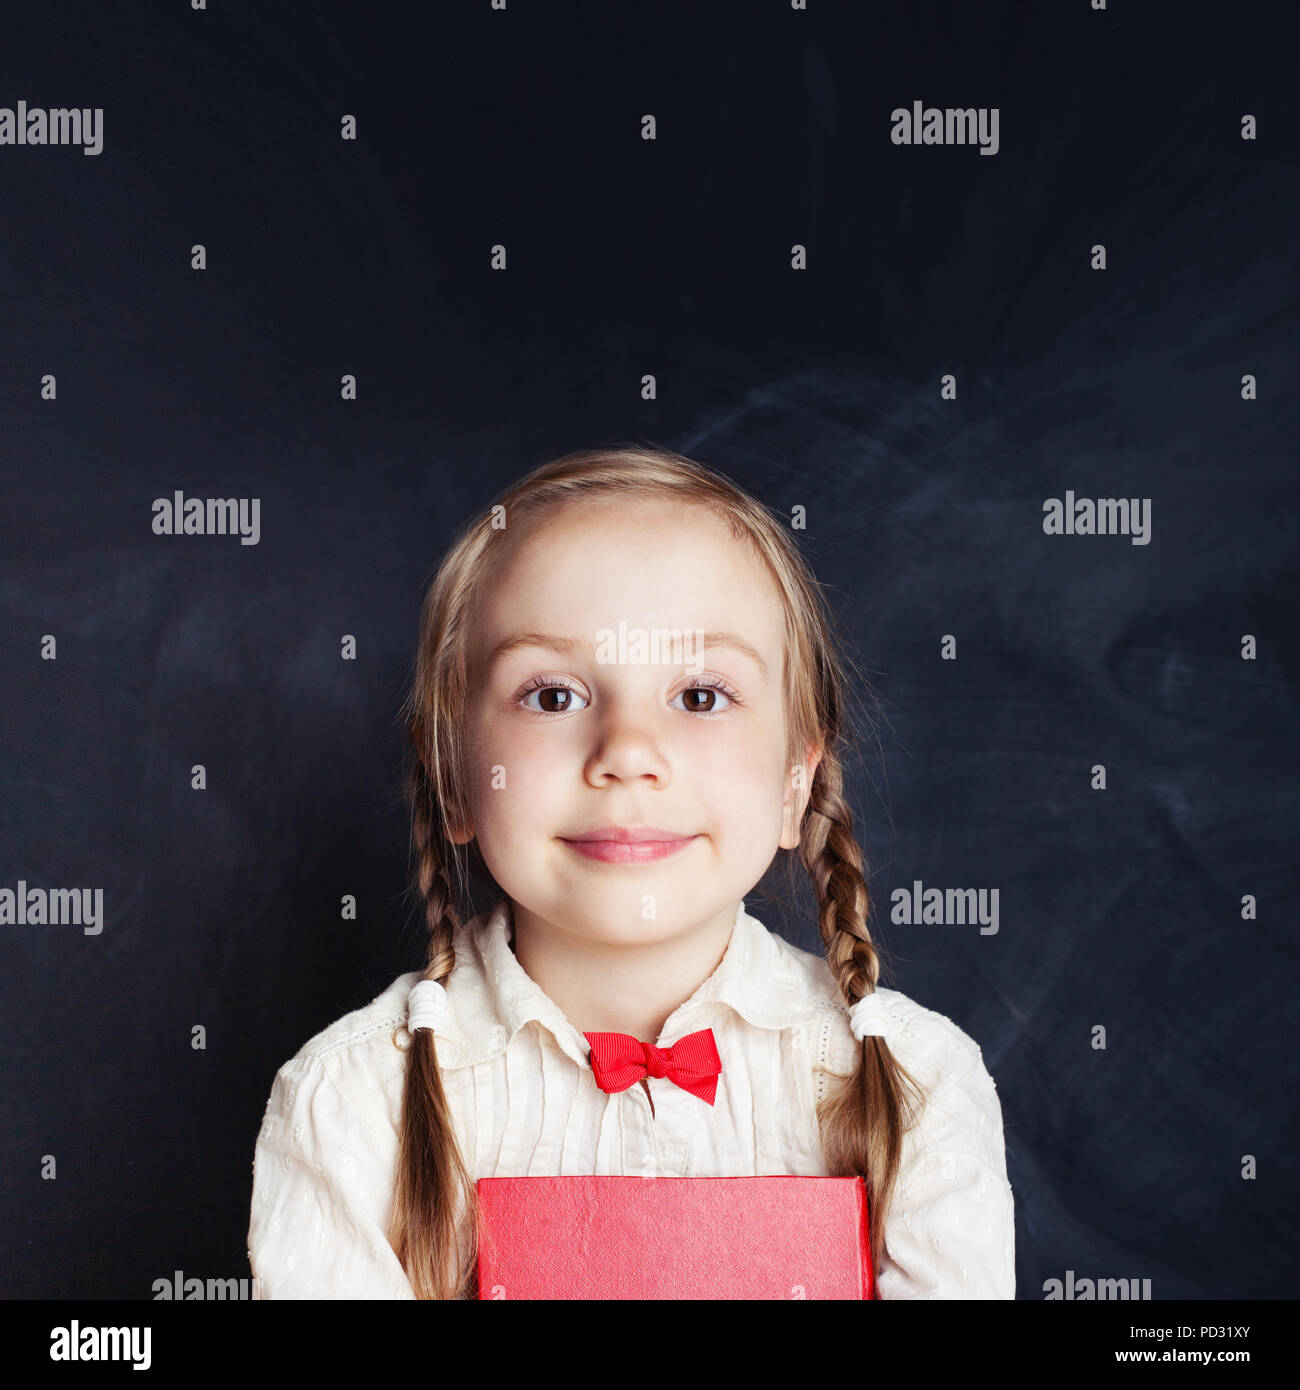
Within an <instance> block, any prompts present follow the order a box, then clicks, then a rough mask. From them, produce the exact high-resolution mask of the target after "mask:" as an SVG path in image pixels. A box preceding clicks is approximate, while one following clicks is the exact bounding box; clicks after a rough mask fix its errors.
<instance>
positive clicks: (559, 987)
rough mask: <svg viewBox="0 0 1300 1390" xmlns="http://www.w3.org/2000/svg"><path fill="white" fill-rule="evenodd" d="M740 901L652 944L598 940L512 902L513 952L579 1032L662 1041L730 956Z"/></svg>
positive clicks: (654, 1041) (657, 1043)
mask: <svg viewBox="0 0 1300 1390" xmlns="http://www.w3.org/2000/svg"><path fill="white" fill-rule="evenodd" d="M738 906H739V904H738V903H732V904H731V905H730V906H729V907H727V908H724V909H723V910H722V911H721V912H718V913H716V914H714V915H713V916H712V917H709V918H707V919H706V920H705V921H703V922H700V923H697V924H695V925H694V926H689V927H686V928H684V929H683V930H682V931H680V932H678V933H677V934H676V935H674V936H670V937H667V938H665V939H661V940H657V941H654V942H650V943H638V942H610V941H597V940H593V939H592V938H591V937H590V936H587V935H582V934H581V933H579V932H575V931H574V930H572V928H571V927H565V926H557V925H556V924H554V923H551V922H548V921H547V920H546V919H545V918H542V917H539V916H537V915H536V914H535V913H532V912H530V911H529V910H528V909H527V908H525V907H522V906H521V905H520V904H518V903H512V912H511V915H512V917H513V920H514V927H515V931H514V940H513V942H512V943H511V949H512V950H513V951H514V953H515V956H516V958H517V959H518V961H519V964H520V965H521V966H522V967H523V968H524V971H525V973H526V974H528V976H529V977H530V978H531V979H532V980H533V981H535V983H536V984H538V985H539V986H540V987H541V988H542V990H543V991H544V992H545V993H546V994H547V995H548V996H549V997H550V998H551V999H553V1000H554V1001H555V1003H556V1004H558V1005H559V1007H560V1009H561V1010H562V1012H563V1013H564V1016H565V1017H566V1018H567V1019H568V1020H569V1021H570V1022H571V1023H572V1024H573V1026H574V1027H575V1028H576V1029H577V1030H578V1032H580V1033H630V1034H631V1035H632V1036H633V1037H634V1038H639V1039H640V1040H641V1041H642V1042H650V1043H654V1044H656V1045H657V1046H662V1037H663V1028H664V1024H665V1023H666V1022H667V1021H668V1018H669V1017H670V1016H671V1014H672V1012H673V1010H674V1009H676V1008H677V1007H678V1006H679V1005H681V1004H684V1003H685V1002H686V1000H688V999H689V998H690V997H691V995H692V994H694V993H695V991H696V990H697V989H698V988H699V987H700V985H702V984H703V983H704V981H705V980H707V979H708V978H709V976H710V975H712V974H713V972H714V971H715V970H716V969H717V968H718V965H719V963H720V962H721V960H722V957H723V956H724V955H726V953H727V946H728V945H729V944H730V941H731V931H732V927H733V926H734V924H735V921H736V909H737V907H738Z"/></svg>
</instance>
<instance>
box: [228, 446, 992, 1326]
mask: <svg viewBox="0 0 1300 1390" xmlns="http://www.w3.org/2000/svg"><path fill="white" fill-rule="evenodd" d="M845 680H846V678H845V673H844V668H843V666H842V664H841V661H840V659H839V657H838V656H837V654H836V651H835V648H834V645H833V641H832V636H831V619H830V615H829V613H828V611H827V610H826V609H825V607H824V601H823V599H822V596H821V593H820V590H819V589H818V586H817V583H816V581H815V580H814V578H813V577H812V575H811V574H810V572H809V570H808V568H807V566H806V565H805V563H804V561H803V559H802V558H801V556H800V555H799V552H798V550H797V548H796V545H795V543H794V541H793V539H792V536H791V534H790V532H789V531H788V529H787V528H786V527H785V526H784V525H783V524H782V523H781V521H780V520H779V519H777V518H776V517H775V516H774V515H773V514H772V513H771V512H769V511H768V510H767V509H766V508H764V507H763V506H762V505H761V504H760V503H758V502H757V501H755V500H754V499H753V498H751V497H750V496H749V495H747V494H746V493H745V492H743V491H742V490H740V489H739V488H737V487H736V486H735V485H734V484H732V483H731V482H729V481H728V480H727V479H725V478H724V477H722V476H721V475H719V474H718V473H716V472H714V471H712V470H710V469H707V468H705V467H703V466H701V465H699V464H696V463H694V462H692V461H690V460H688V459H685V458H682V457H680V456H679V455H676V454H670V453H667V452H664V451H661V450H656V449H650V448H635V449H615V450H599V451H592V452H586V453H580V454H574V455H570V456H568V457H565V458H562V459H559V460H558V461H556V462H553V463H550V464H547V465H545V466H544V467H542V468H539V469H537V470H536V471H535V472H533V473H532V474H530V475H529V476H528V477H525V478H524V479H522V480H521V481H519V482H517V483H516V484H515V485H514V486H512V487H511V488H509V489H508V490H507V491H506V492H505V493H504V494H503V495H502V496H501V497H500V499H499V501H498V503H497V504H496V505H494V506H492V507H491V508H489V509H488V510H487V511H486V512H485V513H484V515H483V516H482V517H480V518H479V519H477V520H475V521H474V522H473V523H472V524H470V525H469V526H468V527H466V528H465V530H464V531H463V532H462V533H461V535H460V536H459V537H458V538H457V540H456V541H455V543H454V544H453V546H452V548H451V550H450V552H449V553H448V555H447V556H446V558H445V559H444V560H443V563H442V565H441V567H440V568H439V570H438V573H437V575H436V577H435V578H434V580H433V583H432V585H431V587H430V589H429V592H428V594H427V596H426V598H425V602H424V609H423V614H422V618H421V631H420V642H419V652H418V655H417V661H416V675H415V682H414V687H413V689H412V692H411V695H410V698H409V700H408V703H407V706H406V708H405V710H404V714H405V716H406V723H407V728H408V730H409V733H410V738H411V743H412V745H413V747H414V751H415V763H414V768H413V773H412V783H411V798H412V802H413V833H414V843H415V849H416V852H417V855H418V863H419V868H418V883H419V891H420V894H421V896H422V898H423V903H424V915H425V918H426V920H427V924H428V930H429V951H428V963H427V964H426V966H425V968H424V970H423V971H422V972H416V973H412V974H409V975H403V976H401V977H400V978H399V979H397V980H396V981H394V983H393V984H392V985H391V986H390V987H389V988H388V989H387V990H385V991H384V993H383V994H381V995H380V996H379V997H378V998H377V999H375V1000H374V1001H373V1002H372V1003H371V1004H369V1005H367V1006H366V1007H364V1008H362V1009H359V1010H357V1011H356V1012H354V1013H350V1014H348V1015H347V1016H346V1017H345V1018H342V1019H340V1020H339V1021H338V1022H337V1023H335V1024H333V1025H332V1026H331V1027H329V1028H327V1029H326V1030H325V1031H324V1032H323V1033H321V1034H319V1035H318V1036H317V1037H315V1038H313V1039H312V1040H311V1041H310V1042H308V1043H307V1044H306V1045H305V1046H304V1047H303V1048H302V1050H301V1051H300V1052H299V1053H298V1055H297V1056H296V1057H294V1058H293V1059H292V1060H291V1061H289V1062H287V1063H285V1065H284V1066H283V1067H281V1068H280V1070H279V1072H278V1074H277V1075H276V1078H275V1083H274V1086H273V1089H272V1091H271V1097H270V1101H269V1103H268V1105H267V1109H266V1116H265V1120H264V1123H263V1126H262V1129H261V1133H260V1135H259V1137H258V1142H257V1148H256V1153H255V1157H254V1170H253V1201H252V1213H251V1219H250V1224H249V1230H248V1253H249V1259H250V1261H251V1265H252V1271H253V1274H254V1275H255V1276H256V1278H257V1279H258V1280H259V1281H260V1283H259V1284H258V1285H257V1286H256V1287H258V1288H259V1291H260V1294H261V1296H262V1297H266V1298H457V1297H460V1298H465V1297H474V1296H475V1295H476V1287H475V1268H474V1266H475V1258H476V1240H477V1208H476V1202H475V1188H474V1184H475V1181H476V1180H477V1179H479V1178H487V1177H517V1176H556V1175H561V1176H563V1175H575V1174H621V1175H624V1176H638V1175H639V1176H664V1177H725V1176H757V1175H761V1174H780V1173H788V1174H805V1175H814V1176H840V1175H853V1174H859V1175H861V1176H862V1177H863V1178H864V1179H865V1180H866V1187H867V1195H868V1202H869V1207H870V1217H871V1220H870V1242H871V1254H872V1260H873V1265H874V1268H875V1272H876V1278H877V1286H878V1293H879V1297H881V1298H882V1299H895V1298H922V1299H933V1298H1012V1297H1014V1293H1015V1261H1014V1226H1013V1206H1012V1193H1011V1189H1010V1186H1009V1184H1008V1182H1007V1175H1006V1155H1005V1151H1004V1147H1003V1136H1002V1115H1001V1109H1000V1106H999V1104H998V1097H997V1093H996V1091H995V1090H994V1085H993V1081H992V1078H991V1077H990V1075H989V1073H988V1071H987V1069H986V1068H985V1066H984V1062H983V1057H982V1054H981V1052H980V1049H979V1047H978V1046H977V1045H976V1044H975V1043H974V1042H973V1041H972V1040H971V1038H970V1037H968V1036H967V1034H966V1033H964V1032H963V1031H962V1030H961V1029H960V1028H959V1027H957V1025H956V1024H954V1023H952V1022H951V1021H950V1020H949V1019H947V1018H945V1017H944V1016H943V1015H941V1014H938V1013H935V1012H933V1011H932V1010H930V1009H926V1008H924V1007H922V1006H921V1005H919V1004H917V1003H915V1002H914V1001H913V1000H911V999H909V998H908V997H907V996H906V995H903V994H900V993H897V992H895V991H893V990H889V989H884V988H878V987H877V979H878V976H879V974H880V963H879V958H878V955H877V951H876V948H875V946H873V944H872V941H871V937H870V935H869V933H868V930H867V906H868V904H867V886H866V883H865V881H864V878H863V869H862V864H863V856H862V852H861V850H860V848H859V846H858V843H857V841H856V839H855V838H854V834H853V828H852V818H851V815H850V812H849V808H848V805H847V804H846V802H845V800H844V797H843V793H842V781H843V774H842V766H841V754H842V752H843V749H844V745H845V740H846V737H847V731H846V729H845V727H844V725H845V721H846V714H845V698H846V689H845ZM778 849H787V850H793V851H794V852H795V853H796V854H797V856H798V858H799V861H800V862H801V863H802V864H803V866H804V867H805V868H806V869H807V871H808V874H809V877H810V878H811V880H812V885H813V888H814V890H815V892H816V897H817V903H818V920H817V925H818V929H819V931H820V934H821V939H822V941H823V942H824V943H825V947H826V955H825V957H824V958H823V957H821V956H819V955H814V954H812V953H811V952H807V951H803V950H799V949H797V948H795V947H794V946H792V945H790V944H788V943H787V942H785V941H784V940H782V939H781V938H780V937H778V936H776V935H774V934H773V933H771V932H769V931H768V930H767V928H766V927H765V926H764V925H763V924H762V923H761V922H759V921H758V920H757V919H756V918H755V917H753V916H752V915H751V914H750V913H748V912H747V911H746V910H745V903H744V897H745V894H746V893H747V892H749V891H750V890H751V889H752V888H753V887H754V885H755V884H757V883H758V882H759V880H760V879H761V878H762V877H763V876H764V873H765V872H766V870H767V869H768V868H769V866H770V864H771V862H772V860H773V858H774V856H775V854H776V851H777V850H778ZM471 880H474V881H476V882H478V883H479V884H481V885H482V887H483V888H484V889H485V890H486V891H487V893H488V894H489V897H488V898H487V899H486V900H485V901H489V902H492V903H494V906H493V907H492V908H491V909H490V910H489V911H486V912H484V913H482V914H480V915H478V916H475V917H472V918H470V917H468V915H467V913H468V907H467V905H468V904H470V903H471V902H472V901H473V897H472V885H471ZM607 1034H621V1035H626V1036H624V1037H623V1038H622V1039H621V1040H619V1039H615V1040H614V1044H615V1045H616V1046H617V1045H619V1044H620V1042H621V1045H622V1046H624V1048H627V1047H630V1048H631V1053H630V1054H629V1053H628V1052H626V1051H624V1053H623V1054H622V1055H623V1060H624V1062H627V1061H628V1059H629V1056H630V1057H631V1060H632V1062H633V1063H639V1065H625V1066H623V1067H621V1068H620V1067H618V1066H616V1065H615V1064H614V1063H613V1062H611V1061H610V1060H609V1059H608V1056H607V1055H606V1050H607V1047H608V1045H609V1044H610V1039H609V1038H608V1037H602V1036H601V1035H607ZM693 1035H702V1036H699V1037H693ZM683 1040H686V1041H685V1042H683ZM678 1043H682V1044H683V1045H682V1047H681V1048H680V1049H679V1051H678V1053H677V1054H676V1056H674V1054H673V1052H672V1050H671V1049H672V1048H673V1046H674V1044H678ZM693 1080H694V1083H695V1084H693Z"/></svg>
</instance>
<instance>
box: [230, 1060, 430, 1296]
mask: <svg viewBox="0 0 1300 1390" xmlns="http://www.w3.org/2000/svg"><path fill="white" fill-rule="evenodd" d="M396 1146H397V1135H396V1130H395V1127H394V1125H393V1123H392V1117H391V1114H390V1113H389V1108H388V1106H387V1105H386V1103H385V1098H384V1095H383V1092H382V1090H381V1089H380V1088H378V1087H377V1086H376V1082H375V1077H374V1075H373V1074H370V1073H368V1072H367V1069H366V1068H365V1067H364V1065H363V1064H362V1061H361V1059H359V1058H356V1057H353V1056H351V1055H350V1054H349V1053H348V1052H347V1051H346V1050H341V1051H338V1052H334V1053H325V1054H324V1055H311V1056H301V1055H300V1056H298V1057H295V1058H294V1059H293V1060H292V1061H290V1062H286V1063H285V1064H284V1066H282V1067H281V1068H280V1070H279V1071H278V1072H277V1073H276V1077H275V1082H274V1084H273V1086H272V1088H271V1096H270V1099H269V1101H268V1102H267V1106H266V1113H265V1116H264V1118H263V1121H262V1128H261V1131H260V1133H259V1134H258V1139H257V1145H256V1149H255V1152H254V1157H253V1199H252V1211H251V1214H250V1218H249V1227H248V1258H249V1263H250V1265H251V1267H252V1272H253V1276H254V1280H255V1282H254V1297H255V1298H262V1299H273V1298H304V1299H306V1298H312V1299H342V1298H382V1299H392V1298H398V1299H413V1298H414V1296H415V1295H414V1292H413V1290H412V1288H411V1285H410V1283H409V1281H408V1280H407V1277H406V1273H405V1271H404V1270H403V1269H402V1266H401V1263H400V1261H399V1260H398V1258H397V1255H396V1252H395V1251H394V1250H393V1248H392V1246H391V1245H390V1244H389V1243H388V1238H387V1235H386V1234H385V1230H386V1226H387V1223H388V1218H389V1213H390V1210H391V1203H392V1185H393V1172H394V1164H395V1161H396Z"/></svg>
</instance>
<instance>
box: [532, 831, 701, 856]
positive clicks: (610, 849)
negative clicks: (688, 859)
mask: <svg viewBox="0 0 1300 1390" xmlns="http://www.w3.org/2000/svg"><path fill="white" fill-rule="evenodd" d="M646 834H652V835H662V836H667V837H668V838H666V839H646V838H644V836H645V835H646ZM613 836H618V837H619V838H606V837H613ZM558 838H559V839H560V840H561V841H562V842H563V843H564V844H566V845H568V846H569V848H570V849H571V850H573V851H574V852H575V853H577V854H580V855H582V857H583V858H584V859H594V860H597V861H598V862H600V863H603V864H647V863H650V862H651V861H652V860H655V859H666V858H668V856H669V855H672V854H677V853H678V852H679V851H681V850H684V849H685V848H686V846H687V845H689V844H692V843H693V842H694V841H695V840H697V839H699V836H698V835H673V834H672V832H671V831H667V830H653V831H648V832H647V831H626V830H623V831H620V830H615V829H612V828H611V829H608V830H601V831H596V832H594V833H592V834H589V835H584V836H582V837H581V838H577V837H575V838H572V839H568V838H566V837H565V836H563V835H561V836H559V837H558Z"/></svg>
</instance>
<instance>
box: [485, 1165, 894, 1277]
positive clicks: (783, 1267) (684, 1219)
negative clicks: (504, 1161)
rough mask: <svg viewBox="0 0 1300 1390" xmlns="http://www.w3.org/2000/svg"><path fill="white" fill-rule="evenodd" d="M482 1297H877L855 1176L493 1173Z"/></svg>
mask: <svg viewBox="0 0 1300 1390" xmlns="http://www.w3.org/2000/svg"><path fill="white" fill-rule="evenodd" d="M477 1187H478V1197H479V1262H478V1278H479V1298H480V1299H503V1298H504V1299H510V1298H514V1299H519V1298H557V1299H558V1298H567V1299H633V1298H635V1299H654V1298H664V1299H688V1298H689V1299H719V1298H721V1299H776V1298H794V1299H800V1298H852V1299H869V1298H875V1297H876V1291H875V1281H874V1279H873V1277H872V1270H871V1248H870V1242H869V1239H868V1235H867V1230H868V1226H867V1194H866V1185H865V1184H864V1182H863V1180H862V1179H861V1178H860V1177H852V1178H804V1177H786V1176H774V1177H762V1178H622V1177H572V1178H480V1179H479V1181H478V1184H477Z"/></svg>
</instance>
